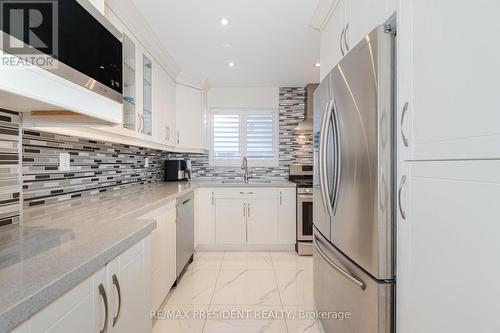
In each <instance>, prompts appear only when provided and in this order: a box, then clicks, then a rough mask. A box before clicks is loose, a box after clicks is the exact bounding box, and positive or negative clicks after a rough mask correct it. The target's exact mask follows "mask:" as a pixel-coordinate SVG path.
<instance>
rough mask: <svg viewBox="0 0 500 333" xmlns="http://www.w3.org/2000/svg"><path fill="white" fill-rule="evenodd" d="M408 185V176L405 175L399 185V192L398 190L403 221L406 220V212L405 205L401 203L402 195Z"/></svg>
mask: <svg viewBox="0 0 500 333" xmlns="http://www.w3.org/2000/svg"><path fill="white" fill-rule="evenodd" d="M405 183H406V175H403V177H402V178H401V183H400V184H399V190H398V206H399V213H400V214H401V217H402V218H403V220H406V211H405V210H404V209H403V205H402V203H401V199H402V198H401V194H402V192H403V187H404V185H405Z"/></svg>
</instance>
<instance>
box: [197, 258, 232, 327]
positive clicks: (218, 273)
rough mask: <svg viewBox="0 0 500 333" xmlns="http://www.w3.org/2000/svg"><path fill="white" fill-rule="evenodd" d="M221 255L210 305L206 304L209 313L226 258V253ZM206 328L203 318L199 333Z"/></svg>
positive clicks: (205, 321)
mask: <svg viewBox="0 0 500 333" xmlns="http://www.w3.org/2000/svg"><path fill="white" fill-rule="evenodd" d="M223 253H224V255H223V256H222V259H221V262H220V266H219V270H218V272H217V278H216V279H215V285H214V290H213V291H212V297H210V304H208V310H207V311H210V309H211V308H212V305H213V301H214V297H215V290H216V289H217V283H218V282H219V277H220V272H221V270H222V264H223V263H224V259H225V258H226V251H224V252H223ZM206 326H207V318H205V320H204V322H203V327H202V329H201V333H203V332H205V327H206Z"/></svg>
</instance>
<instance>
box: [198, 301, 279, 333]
mask: <svg viewBox="0 0 500 333" xmlns="http://www.w3.org/2000/svg"><path fill="white" fill-rule="evenodd" d="M210 313H211V314H212V315H217V316H218V318H212V319H207V321H206V323H205V329H204V330H203V332H204V333H287V327H286V322H285V316H284V312H283V310H282V308H281V306H230V305H229V306H217V305H216V306H214V305H212V306H211V307H210Z"/></svg>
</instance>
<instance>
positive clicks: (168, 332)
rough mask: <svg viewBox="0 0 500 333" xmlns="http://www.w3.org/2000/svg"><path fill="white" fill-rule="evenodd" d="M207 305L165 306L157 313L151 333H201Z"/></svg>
mask: <svg viewBox="0 0 500 333" xmlns="http://www.w3.org/2000/svg"><path fill="white" fill-rule="evenodd" d="M208 307H209V306H208V305H166V306H165V307H164V308H163V309H161V310H160V311H158V312H157V320H156V322H155V323H154V326H153V333H201V332H202V331H203V326H204V325H205V317H203V316H202V315H201V314H202V313H203V312H207V311H208Z"/></svg>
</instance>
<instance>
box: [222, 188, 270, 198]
mask: <svg viewBox="0 0 500 333" xmlns="http://www.w3.org/2000/svg"><path fill="white" fill-rule="evenodd" d="M277 197H278V189H277V188H255V187H243V188H241V187H238V188H234V187H233V188H218V189H217V190H216V191H215V198H221V199H222V198H225V199H241V198H277Z"/></svg>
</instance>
